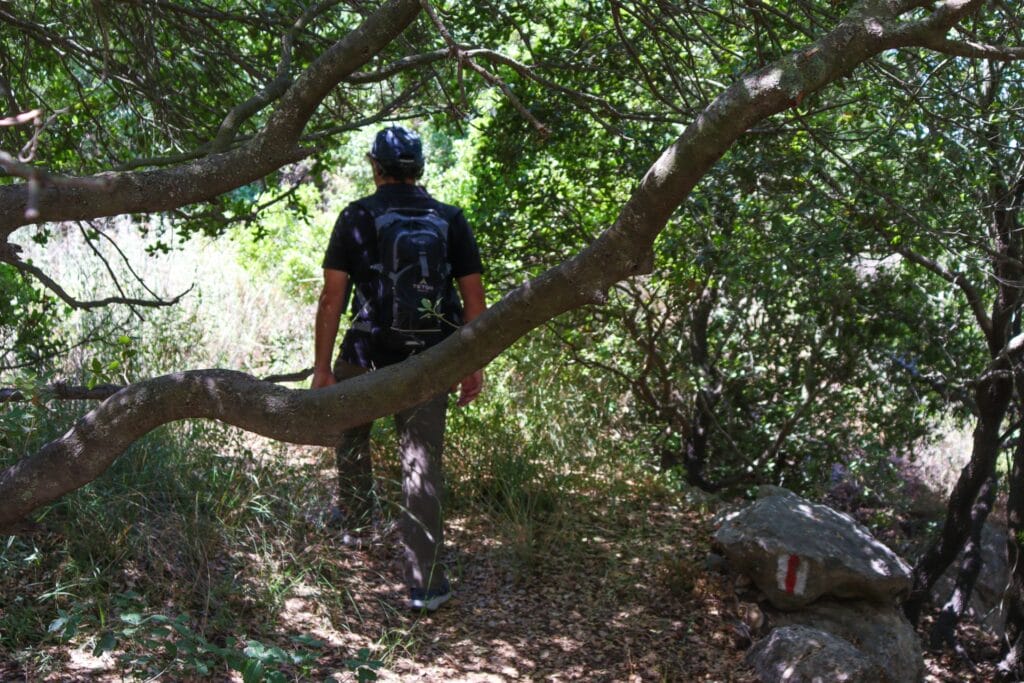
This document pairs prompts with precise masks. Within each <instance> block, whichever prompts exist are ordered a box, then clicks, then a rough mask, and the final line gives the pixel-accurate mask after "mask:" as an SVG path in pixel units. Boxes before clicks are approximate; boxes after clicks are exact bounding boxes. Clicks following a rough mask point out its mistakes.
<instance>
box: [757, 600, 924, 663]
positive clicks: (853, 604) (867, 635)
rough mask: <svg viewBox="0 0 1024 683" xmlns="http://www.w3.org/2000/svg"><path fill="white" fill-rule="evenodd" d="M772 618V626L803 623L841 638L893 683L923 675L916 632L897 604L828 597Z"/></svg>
mask: <svg viewBox="0 0 1024 683" xmlns="http://www.w3.org/2000/svg"><path fill="white" fill-rule="evenodd" d="M769 618H770V620H771V624H772V625H773V626H777V627H784V626H804V627H807V628H813V629H817V630H820V631H825V632H827V633H830V634H832V635H834V636H837V637H839V638H842V639H843V640H845V641H847V642H848V643H850V644H851V645H853V646H854V647H856V648H857V649H858V650H860V651H861V652H863V653H864V654H865V656H867V657H868V658H870V659H871V660H872V661H873V662H875V664H876V665H877V666H878V668H879V670H881V671H884V672H885V674H886V676H887V678H886V680H888V681H891V683H915V682H916V681H919V680H921V678H922V676H924V658H923V657H922V655H921V642H920V640H919V639H918V637H917V632H916V631H914V627H913V626H911V625H910V622H909V621H907V619H906V617H904V616H903V612H901V611H900V610H899V609H898V608H896V607H892V606H883V605H878V604H875V603H870V602H864V601H860V600H857V601H839V600H830V599H825V600H820V601H818V602H816V603H814V604H812V605H808V606H807V607H805V608H803V609H801V610H799V611H796V612H782V611H779V612H773V613H771V614H770V615H769Z"/></svg>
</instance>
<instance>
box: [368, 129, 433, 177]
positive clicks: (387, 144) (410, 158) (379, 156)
mask: <svg viewBox="0 0 1024 683" xmlns="http://www.w3.org/2000/svg"><path fill="white" fill-rule="evenodd" d="M370 157H371V158H372V159H373V160H374V161H376V162H377V163H378V164H380V167H381V169H383V171H384V173H386V174H387V175H390V176H394V177H395V178H418V177H419V176H420V174H421V173H423V143H422V142H421V141H420V136H419V135H417V134H416V133H414V132H412V131H411V130H408V129H406V128H403V127H402V126H389V127H388V128H385V129H383V130H382V131H380V132H379V133H377V137H376V138H374V140H373V147H371V148H370Z"/></svg>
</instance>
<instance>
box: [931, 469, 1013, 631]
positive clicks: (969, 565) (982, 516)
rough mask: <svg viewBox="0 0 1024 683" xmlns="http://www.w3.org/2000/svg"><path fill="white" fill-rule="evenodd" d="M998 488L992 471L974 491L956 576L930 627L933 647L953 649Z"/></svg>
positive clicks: (975, 573)
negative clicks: (972, 504)
mask: <svg viewBox="0 0 1024 683" xmlns="http://www.w3.org/2000/svg"><path fill="white" fill-rule="evenodd" d="M997 489H998V477H997V476H996V475H995V474H993V476H991V477H989V479H988V481H986V482H985V485H984V486H982V489H981V492H980V493H979V494H978V500H977V501H975V503H974V506H973V507H972V508H971V535H970V537H969V538H968V539H967V545H966V547H965V548H964V559H963V563H962V564H961V565H960V572H959V573H958V574H957V577H956V584H955V585H954V587H953V593H952V594H951V595H950V596H949V600H947V601H946V604H945V605H943V607H942V611H941V612H940V613H939V618H938V619H936V621H935V624H934V625H933V626H932V632H931V638H930V642H929V645H930V646H931V647H932V648H933V649H936V650H938V649H941V648H942V647H943V646H947V647H949V648H951V649H953V650H956V649H957V641H956V627H957V625H958V624H959V623H960V618H961V617H963V615H964V611H966V609H967V604H968V603H969V602H970V600H971V592H972V591H974V584H975V583H977V581H978V574H979V573H980V572H981V565H982V558H981V538H982V530H983V529H984V527H985V522H986V521H987V520H988V515H989V513H990V512H992V505H993V503H994V502H995V499H996V490H997Z"/></svg>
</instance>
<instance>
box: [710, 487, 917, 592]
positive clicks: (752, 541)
mask: <svg viewBox="0 0 1024 683" xmlns="http://www.w3.org/2000/svg"><path fill="white" fill-rule="evenodd" d="M714 541H715V543H716V545H717V546H718V547H719V548H720V549H721V551H722V553H723V554H724V555H725V557H726V559H727V560H728V561H729V565H730V567H732V568H733V570H735V571H737V572H739V573H742V574H746V575H748V576H750V578H751V579H752V580H753V581H754V583H755V584H756V585H757V587H758V588H759V589H760V590H761V591H763V592H764V594H765V596H766V597H767V598H768V600H769V601H770V602H771V604H772V605H774V606H775V607H777V608H779V609H784V610H785V609H789V610H795V609H799V608H801V607H803V606H805V605H809V604H810V603H812V602H814V601H815V600H817V599H819V598H821V597H824V596H831V597H836V598H846V599H863V600H870V601H874V602H878V603H881V604H886V605H892V604H894V602H895V601H896V600H897V599H899V598H900V597H902V596H904V595H906V594H907V593H908V592H909V590H910V586H911V569H910V566H909V565H907V563H906V562H904V561H903V560H902V559H901V558H900V557H899V556H898V555H896V553H894V552H893V551H892V550H890V549H889V548H888V547H886V546H885V545H884V544H883V543H882V542H880V541H879V540H878V539H876V538H875V537H874V536H872V535H871V533H870V532H869V531H868V530H867V529H865V528H864V527H863V526H861V525H860V524H858V523H857V522H856V521H855V520H854V519H853V518H852V517H850V516H849V515H846V514H843V513H841V512H836V511H835V510H833V509H832V508H830V507H827V506H825V505H818V504H815V503H811V502H810V501H807V500H805V499H803V498H800V497H799V496H796V495H795V494H789V495H771V496H768V497H766V498H762V499H761V500H757V501H755V502H753V503H751V504H750V505H748V506H747V507H746V508H744V509H742V510H740V511H739V512H736V513H733V514H730V515H728V516H725V517H723V518H722V520H721V522H720V526H719V528H718V530H717V531H716V532H715V535H714Z"/></svg>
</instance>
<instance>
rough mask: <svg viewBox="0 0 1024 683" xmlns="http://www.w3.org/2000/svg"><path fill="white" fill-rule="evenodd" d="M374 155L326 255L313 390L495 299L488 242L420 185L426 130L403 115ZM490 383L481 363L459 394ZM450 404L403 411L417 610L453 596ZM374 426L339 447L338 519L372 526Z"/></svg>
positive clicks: (428, 341) (438, 400)
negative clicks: (448, 527) (446, 462)
mask: <svg viewBox="0 0 1024 683" xmlns="http://www.w3.org/2000/svg"><path fill="white" fill-rule="evenodd" d="M367 159H368V160H369V162H370V166H371V168H372V170H373V181H374V183H375V185H376V186H377V189H376V192H374V193H373V194H372V195H370V196H368V197H363V198H362V199H359V200H357V201H354V202H352V203H351V204H349V205H348V206H347V207H345V209H344V210H343V211H342V212H341V215H340V216H339V217H338V220H337V222H336V223H335V226H334V231H333V232H332V234H331V239H330V242H329V243H328V246H327V252H326V254H325V255H324V261H323V269H324V286H323V291H322V292H321V294H320V303H319V306H318V307H317V313H316V331H315V337H316V342H315V362H314V366H313V381H312V388H313V389H318V388H321V387H326V386H329V385H331V384H334V383H335V382H339V381H342V380H344V379H347V378H350V377H354V376H356V375H360V374H362V373H365V372H372V371H373V370H375V369H377V368H382V367H384V366H386V365H391V364H393V363H400V362H401V361H403V360H405V359H406V358H408V357H409V356H410V355H412V354H415V353H417V352H419V351H422V350H423V349H426V348H429V347H431V346H433V345H434V344H436V343H438V342H439V341H441V340H443V339H444V338H445V337H447V336H448V335H449V334H451V333H452V332H454V331H455V330H456V329H457V328H458V326H460V325H462V324H464V323H468V322H470V321H471V320H473V319H474V318H475V317H477V316H478V315H480V314H481V313H482V312H483V311H484V309H485V308H486V303H485V301H484V290H483V283H482V280H481V273H482V270H483V268H482V265H481V262H480V253H479V250H478V249H477V246H476V240H475V239H474V237H473V233H472V231H471V230H470V228H469V225H468V224H467V222H466V218H465V216H463V214H462V211H461V209H459V208H458V207H455V206H450V205H447V204H442V203H441V202H439V201H437V200H435V199H434V198H432V197H431V196H430V195H429V194H428V193H427V191H426V190H425V189H424V188H423V187H422V186H419V185H417V184H416V181H417V179H418V178H419V177H420V176H421V175H422V173H423V147H422V143H421V141H420V138H419V136H418V135H417V134H416V133H414V132H411V131H409V130H407V129H405V128H403V127H401V126H391V127H388V128H385V129H383V130H381V131H380V132H379V133H378V134H377V136H376V138H375V139H374V142H373V146H372V147H371V149H370V152H369V154H368V155H367ZM350 294H351V295H352V296H351V299H352V306H351V313H352V324H351V326H350V327H349V329H348V331H347V332H346V333H345V337H344V339H343V340H342V344H341V352H340V353H339V354H338V358H337V360H335V361H334V364H333V366H332V364H331V358H332V355H333V352H334V348H335V341H336V339H337V335H338V325H339V318H340V316H341V314H342V312H343V311H344V309H345V307H346V302H347V300H348V299H349V295H350ZM460 298H461V300H460ZM425 302H429V303H430V306H429V307H427V306H426V303H425ZM482 388H483V371H482V370H478V371H477V372H474V373H473V374H472V375H470V376H469V377H466V378H465V379H463V380H462V382H461V383H460V391H459V397H458V405H460V406H464V405H466V404H468V403H469V402H471V401H472V400H473V399H475V398H476V397H477V395H478V394H479V393H480V390H481V389H482ZM447 405H448V393H447V392H443V393H441V394H439V395H437V396H435V397H434V398H431V399H429V400H428V401H425V402H424V403H421V404H420V405H417V406H414V407H412V408H408V409H406V410H403V411H400V412H399V413H397V414H396V415H395V425H396V427H397V430H398V438H399V451H400V456H401V460H402V495H403V501H402V515H401V519H400V522H399V525H400V530H401V533H402V543H403V547H404V554H405V563H406V582H407V584H408V586H409V603H408V606H409V608H411V609H415V610H424V609H425V610H429V611H433V610H435V609H437V608H438V607H440V606H441V604H443V603H444V602H446V601H447V600H448V599H449V598H450V597H451V587H450V585H449V582H448V579H447V577H446V576H445V569H444V566H443V565H442V564H441V554H442V552H443V548H444V532H443V529H442V497H443V482H442V473H441V451H442V446H443V442H444V428H445V412H446V409H447ZM372 425H373V423H372V422H369V423H367V424H364V425H360V426H357V427H353V428H352V429H350V430H348V431H346V432H345V434H344V435H343V436H342V439H341V442H340V443H339V444H338V446H337V448H336V455H337V468H338V495H339V499H338V506H337V507H336V508H334V509H333V510H332V520H331V521H332V522H333V523H334V524H340V525H342V526H343V527H344V528H345V530H346V531H348V532H349V534H352V533H353V532H356V531H357V530H358V529H361V528H366V527H367V526H368V525H369V524H370V523H371V520H372V517H373V514H374V513H373V508H374V496H373V490H374V489H373V472H372V467H371V460H370V429H371V427H372ZM349 538H351V535H350V536H349Z"/></svg>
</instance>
